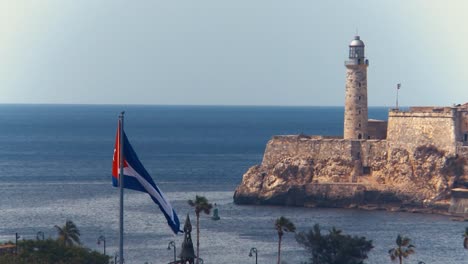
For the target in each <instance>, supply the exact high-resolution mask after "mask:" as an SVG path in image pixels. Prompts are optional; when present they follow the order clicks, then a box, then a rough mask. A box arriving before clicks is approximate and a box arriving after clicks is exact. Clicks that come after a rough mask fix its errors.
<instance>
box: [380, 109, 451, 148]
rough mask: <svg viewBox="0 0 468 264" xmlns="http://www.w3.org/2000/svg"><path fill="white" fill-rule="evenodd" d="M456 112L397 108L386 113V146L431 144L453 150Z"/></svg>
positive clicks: (407, 146) (412, 146) (401, 146)
mask: <svg viewBox="0 0 468 264" xmlns="http://www.w3.org/2000/svg"><path fill="white" fill-rule="evenodd" d="M456 127H457V125H456V112H455V110H454V109H452V110H451V111H441V112H400V111H390V112H389V115H388V130H387V141H388V146H389V148H404V149H407V150H409V151H411V150H414V149H415V148H417V147H419V146H423V145H434V146H435V147H437V148H438V149H440V150H443V151H446V152H447V153H453V154H454V153H455V152H456V137H457V129H456Z"/></svg>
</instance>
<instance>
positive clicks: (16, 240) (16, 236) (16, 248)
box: [15, 233, 21, 255]
mask: <svg viewBox="0 0 468 264" xmlns="http://www.w3.org/2000/svg"><path fill="white" fill-rule="evenodd" d="M20 237H21V236H20V235H18V233H15V254H16V255H18V239H20Z"/></svg>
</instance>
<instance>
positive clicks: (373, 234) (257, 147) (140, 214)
mask: <svg viewBox="0 0 468 264" xmlns="http://www.w3.org/2000/svg"><path fill="white" fill-rule="evenodd" d="M122 110H125V111H126V114H125V130H126V133H127V135H128V137H129V140H130V142H131V143H132V145H133V147H134V149H135V151H136V152H137V154H138V155H139V157H140V159H141V161H142V162H143V164H144V165H145V167H146V168H147V170H148V171H149V172H150V174H151V175H152V176H153V179H154V180H155V182H156V183H157V184H158V185H159V187H160V188H161V189H162V191H163V192H165V193H166V195H167V196H168V197H169V199H170V200H171V202H172V204H173V206H174V207H175V209H176V211H177V212H178V214H179V217H180V218H181V220H182V222H183V220H184V219H185V215H186V214H187V213H190V216H191V219H192V224H193V225H195V216H194V213H193V211H192V208H190V207H189V206H188V205H187V199H192V198H194V197H195V195H197V194H198V195H204V196H206V197H207V198H208V199H209V200H210V201H211V202H213V203H217V204H218V207H219V210H220V216H221V220H220V221H217V222H215V221H211V220H210V219H209V217H208V216H205V215H204V216H202V217H201V237H200V244H201V246H200V247H201V248H200V256H201V257H202V258H203V259H204V260H205V263H207V264H209V263H254V262H255V260H254V258H249V256H248V253H249V250H250V248H251V247H256V248H257V249H258V260H259V263H276V262H275V261H276V250H277V235H276V233H275V230H274V229H273V223H274V220H275V219H276V218H278V217H279V216H286V217H288V218H290V219H291V220H292V221H293V222H294V223H295V224H296V226H297V228H298V230H299V231H306V230H307V229H308V228H311V227H312V226H313V225H314V224H315V223H319V224H320V225H322V226H323V227H324V228H326V229H328V228H330V227H332V226H336V227H337V228H339V229H342V230H344V232H345V233H348V234H352V235H359V236H366V237H367V238H368V239H372V240H373V241H374V246H375V248H374V249H373V250H372V251H371V254H370V257H369V259H368V261H367V263H378V264H379V263H390V259H389V257H388V255H387V251H388V250H389V249H390V248H392V247H393V246H394V240H395V238H396V236H397V234H399V233H401V234H403V235H407V236H409V237H411V238H412V239H413V243H414V244H415V245H416V254H414V255H412V256H411V257H410V258H409V259H408V261H407V262H405V263H417V262H418V261H424V262H425V263H440V264H442V263H449V264H450V263H462V262H463V261H464V259H466V258H467V257H468V251H466V250H465V249H464V248H463V239H462V234H463V231H464V228H465V226H468V224H465V223H463V222H454V221H451V220H450V218H449V217H446V216H439V215H422V214H410V213H396V212H382V211H376V212H367V211H359V210H346V209H311V208H294V207H273V206H237V205H234V204H233V202H232V196H233V192H234V189H235V187H236V186H237V184H239V183H240V181H241V179H242V174H243V173H244V172H245V171H246V170H247V169H248V168H249V167H250V166H252V165H254V164H258V163H260V162H261V159H262V155H263V151H264V148H265V145H266V143H267V141H268V140H269V139H270V138H271V136H273V135H280V134H298V133H304V134H315V135H340V134H342V129H343V124H342V123H343V108H341V107H221V106H104V105H102V106H96V105H0V241H2V242H4V241H8V240H14V234H15V232H18V233H19V234H20V235H21V236H22V237H23V238H34V237H35V235H36V233H37V232H38V231H42V232H44V233H45V234H46V237H48V236H50V237H55V236H56V233H55V230H54V229H53V226H54V225H62V224H64V223H65V221H66V220H67V219H71V220H73V221H74V222H75V223H76V224H77V225H78V227H79V228H80V230H81V232H82V240H83V242H84V244H85V245H86V246H88V247H90V248H92V249H96V250H102V246H100V245H97V244H96V240H97V238H98V237H99V236H100V235H104V236H105V237H106V241H107V253H108V254H109V255H113V254H114V253H115V252H116V251H117V244H118V240H117V237H118V193H117V189H116V188H113V187H112V185H111V178H110V172H111V162H112V153H113V144H114V140H115V133H116V125H117V117H118V114H119V112H120V111H122ZM387 112H388V109H387V108H383V107H382V108H379V107H374V108H370V110H369V117H370V118H375V119H386V117H387ZM192 235H193V239H194V241H195V232H193V234H192ZM125 238H126V240H125V255H126V263H144V262H148V263H154V264H160V263H161V264H162V263H168V262H170V261H171V260H172V254H173V252H172V250H167V244H168V243H169V241H171V240H174V241H175V242H176V245H177V250H179V249H180V245H181V243H182V239H183V237H182V236H181V235H178V236H174V235H173V234H172V233H171V231H170V229H169V228H168V227H167V225H166V221H165V219H164V217H163V215H162V214H161V213H160V212H159V211H158V208H157V206H156V205H154V204H153V202H152V201H151V199H149V197H148V196H147V195H146V194H144V193H138V192H134V191H126V194H125ZM307 258H308V256H307V253H306V252H305V251H304V249H302V248H301V247H300V246H299V245H298V244H297V243H296V242H295V240H294V236H293V235H291V234H286V235H285V239H284V243H283V251H282V259H283V260H284V261H285V262H287V263H300V262H301V261H305V260H307Z"/></svg>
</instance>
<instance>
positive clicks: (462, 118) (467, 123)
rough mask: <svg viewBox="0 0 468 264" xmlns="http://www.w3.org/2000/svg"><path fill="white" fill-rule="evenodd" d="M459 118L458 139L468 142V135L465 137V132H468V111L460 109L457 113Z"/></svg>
mask: <svg viewBox="0 0 468 264" xmlns="http://www.w3.org/2000/svg"><path fill="white" fill-rule="evenodd" d="M457 120H458V122H457V124H458V129H457V140H458V141H463V142H465V144H468V135H467V138H465V134H468V111H459V112H458V113H457ZM465 139H466V140H465Z"/></svg>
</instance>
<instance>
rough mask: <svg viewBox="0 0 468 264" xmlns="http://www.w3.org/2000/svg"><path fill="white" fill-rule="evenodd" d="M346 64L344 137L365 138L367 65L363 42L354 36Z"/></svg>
mask: <svg viewBox="0 0 468 264" xmlns="http://www.w3.org/2000/svg"><path fill="white" fill-rule="evenodd" d="M345 66H346V98H345V114H344V115H345V116H344V134H343V137H344V139H367V137H368V131H367V118H368V117H367V66H369V61H368V60H367V59H366V58H365V56H364V42H363V41H362V40H361V39H360V38H359V36H355V37H354V39H353V40H352V41H351V43H349V59H348V60H347V61H345Z"/></svg>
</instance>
